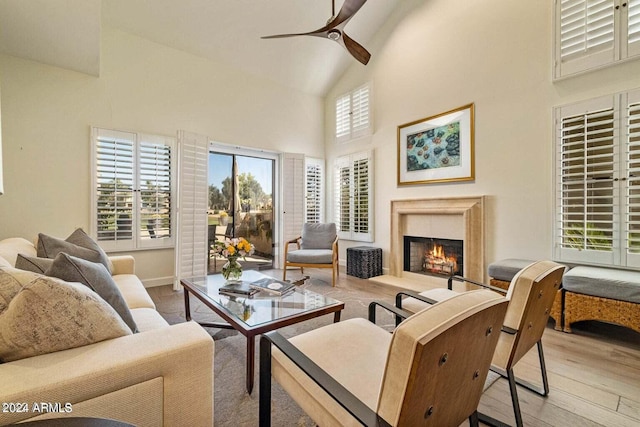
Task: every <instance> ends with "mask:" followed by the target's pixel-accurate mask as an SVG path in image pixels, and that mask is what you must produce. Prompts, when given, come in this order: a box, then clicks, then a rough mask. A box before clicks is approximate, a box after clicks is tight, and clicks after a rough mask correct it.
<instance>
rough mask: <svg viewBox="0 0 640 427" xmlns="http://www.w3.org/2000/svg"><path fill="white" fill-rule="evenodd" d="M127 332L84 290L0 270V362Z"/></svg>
mask: <svg viewBox="0 0 640 427" xmlns="http://www.w3.org/2000/svg"><path fill="white" fill-rule="evenodd" d="M130 334H131V329H129V327H128V326H127V325H126V324H125V323H124V321H123V320H122V319H121V318H120V316H119V315H118V313H116V312H115V310H114V309H113V308H112V307H111V306H110V305H109V304H107V303H106V302H105V301H104V300H103V299H102V298H100V297H99V296H98V295H97V294H96V293H95V292H93V291H92V290H91V289H89V288H88V287H86V286H84V285H81V284H78V283H68V282H64V281H62V280H59V279H55V278H52V277H46V276H42V275H40V274H36V273H31V272H25V271H21V270H16V269H13V268H0V362H10V361H14V360H19V359H23V358H27V357H32V356H37V355H41V354H46V353H52V352H54V351H60V350H66V349H69V348H75V347H81V346H84V345H88V344H92V343H96V342H99V341H104V340H108V339H112V338H117V337H121V336H124V335H130Z"/></svg>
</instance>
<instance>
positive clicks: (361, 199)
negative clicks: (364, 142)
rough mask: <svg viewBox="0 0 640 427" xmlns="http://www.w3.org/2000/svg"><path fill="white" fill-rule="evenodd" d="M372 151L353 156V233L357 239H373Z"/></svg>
mask: <svg viewBox="0 0 640 427" xmlns="http://www.w3.org/2000/svg"><path fill="white" fill-rule="evenodd" d="M372 162H373V158H372V156H371V152H365V153H360V154H358V155H356V156H354V158H353V234H354V237H355V238H356V240H362V241H368V242H372V241H373V231H372V228H373V224H372V219H373V218H372V214H371V212H372V209H373V204H372V201H373V197H372V196H373V192H372V190H373V188H372V173H371V165H372Z"/></svg>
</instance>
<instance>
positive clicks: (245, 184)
mask: <svg viewBox="0 0 640 427" xmlns="http://www.w3.org/2000/svg"><path fill="white" fill-rule="evenodd" d="M274 170H275V160H273V159H270V158H262V157H256V156H250V155H240V154H234V153H224V152H215V151H212V152H210V153H209V193H208V196H209V200H208V205H209V211H208V217H209V222H208V223H209V227H208V238H209V245H211V244H213V242H214V241H215V240H222V239H225V238H234V237H244V238H245V239H247V240H249V242H251V243H252V244H253V245H254V246H255V248H256V251H255V254H253V255H252V256H250V257H247V259H246V261H245V260H242V259H241V260H240V263H241V264H243V268H245V269H268V268H273V258H274V253H273V246H274V245H273V224H274V216H273V214H274V212H273V206H274V204H273V202H274V200H273V188H274V177H275V173H274ZM221 261H222V260H220V259H216V258H215V257H214V256H213V255H212V254H210V259H209V273H216V272H219V271H220V269H221V267H222V265H223V264H224V262H223V261H222V262H221Z"/></svg>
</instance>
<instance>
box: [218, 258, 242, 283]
mask: <svg viewBox="0 0 640 427" xmlns="http://www.w3.org/2000/svg"><path fill="white" fill-rule="evenodd" d="M222 277H224V279H225V280H226V281H227V282H237V281H239V280H240V277H242V266H241V265H240V263H239V262H238V258H237V257H229V258H227V262H226V263H225V264H224V265H223V266H222Z"/></svg>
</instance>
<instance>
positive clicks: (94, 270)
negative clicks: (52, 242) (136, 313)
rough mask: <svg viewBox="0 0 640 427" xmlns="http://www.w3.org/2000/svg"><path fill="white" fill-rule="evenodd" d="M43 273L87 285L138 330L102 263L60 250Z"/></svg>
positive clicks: (132, 328) (135, 330) (118, 290)
mask: <svg viewBox="0 0 640 427" xmlns="http://www.w3.org/2000/svg"><path fill="white" fill-rule="evenodd" d="M44 274H46V275H47V276H50V277H57V278H58V279H62V280H64V281H66V282H79V283H82V284H83V285H86V286H88V287H89V288H90V289H91V290H92V291H94V292H95V293H97V294H98V295H100V296H101V297H102V299H103V300H105V301H106V302H108V303H109V305H110V306H111V307H113V308H114V310H115V311H116V312H117V313H118V314H119V315H120V317H121V318H122V320H124V322H125V323H126V324H127V325H128V326H129V328H131V331H132V332H134V333H136V332H138V327H137V326H136V323H135V322H134V320H133V316H131V311H129V307H128V306H127V303H126V302H125V300H124V297H123V296H122V294H121V293H120V289H118V285H116V282H114V281H113V278H112V277H111V274H109V272H108V271H107V269H106V268H105V267H104V265H102V264H99V263H96V262H91V261H87V260H84V259H81V258H77V257H74V256H71V255H69V254H66V253H64V252H60V253H59V254H58V255H57V256H56V257H55V259H54V260H53V263H52V264H51V267H49V268H48V269H47V271H45V273H44Z"/></svg>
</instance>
